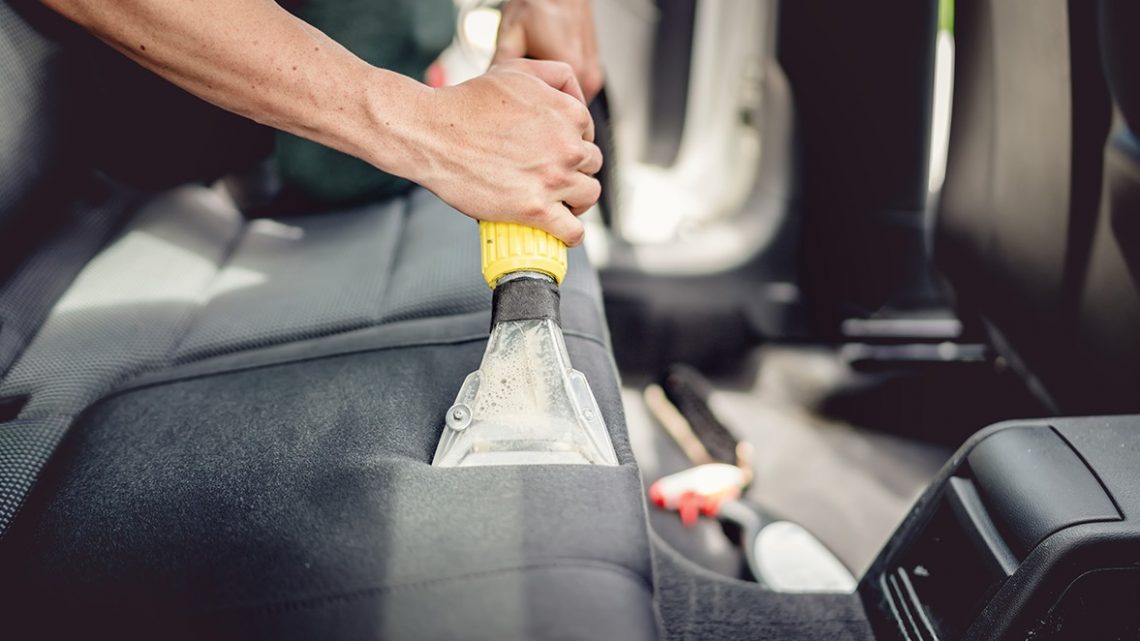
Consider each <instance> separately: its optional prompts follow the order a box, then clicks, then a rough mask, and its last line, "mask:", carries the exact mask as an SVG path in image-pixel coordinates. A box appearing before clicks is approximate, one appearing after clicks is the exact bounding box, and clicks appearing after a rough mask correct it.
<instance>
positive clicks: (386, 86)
mask: <svg viewBox="0 0 1140 641" xmlns="http://www.w3.org/2000/svg"><path fill="white" fill-rule="evenodd" d="M358 86H359V87H361V90H360V92H359V94H358V105H357V111H358V113H359V117H358V119H357V121H356V122H355V123H354V124H353V126H352V131H351V132H350V133H349V136H348V144H349V145H351V146H352V148H351V149H348V150H346V151H348V153H351V154H353V155H355V156H357V157H359V158H361V159H362V160H365V161H366V162H368V163H370V164H372V165H373V166H375V167H377V168H379V169H381V170H383V171H386V172H388V173H390V174H394V175H397V176H401V177H403V178H407V179H408V180H411V181H413V182H421V178H422V177H423V176H424V175H426V173H427V171H428V168H429V167H430V165H431V161H430V159H429V156H428V153H427V152H428V149H429V147H428V143H429V142H430V136H431V132H432V130H433V126H432V124H431V122H430V121H431V114H432V109H431V106H432V103H433V97H434V94H435V90H433V89H432V88H431V87H428V86H427V85H425V84H423V83H420V82H418V81H416V80H413V79H411V78H408V77H407V76H402V75H400V74H398V73H395V72H391V71H388V70H385V69H379V68H375V67H371V68H369V70H368V71H367V72H366V73H365V74H364V78H362V79H361V82H360V83H359V85H358Z"/></svg>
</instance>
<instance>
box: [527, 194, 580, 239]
mask: <svg viewBox="0 0 1140 641" xmlns="http://www.w3.org/2000/svg"><path fill="white" fill-rule="evenodd" d="M535 226H536V227H538V228H539V229H542V230H543V231H545V232H547V233H549V234H550V235H552V236H554V237H555V238H557V239H559V240H561V241H562V242H564V243H566V244H567V245H569V246H571V247H574V246H576V245H578V244H579V243H581V242H582V237H583V236H585V235H586V227H585V226H584V225H582V221H580V220H578V219H577V218H575V216H574V214H572V213H571V210H570V209H569V208H567V207H566V205H562V204H557V205H551V206H550V207H549V208H548V209H547V210H546V212H545V213H544V214H543V217H542V220H538V221H535Z"/></svg>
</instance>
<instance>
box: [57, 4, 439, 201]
mask: <svg viewBox="0 0 1140 641" xmlns="http://www.w3.org/2000/svg"><path fill="white" fill-rule="evenodd" d="M44 2H45V4H47V5H48V6H50V7H52V8H53V9H55V10H56V11H58V12H60V13H62V14H63V15H65V16H66V17H68V18H70V19H71V20H74V21H75V22H77V23H79V24H80V25H82V26H84V27H85V28H87V29H89V30H90V31H92V32H93V33H94V34H95V35H97V36H98V37H100V38H101V39H103V40H104V41H106V42H107V43H108V44H110V45H111V46H113V47H115V48H117V49H119V50H120V51H122V52H123V53H124V54H126V55H127V56H129V57H131V58H133V59H134V60H136V61H137V62H139V63H140V64H142V65H143V66H145V67H147V68H149V69H151V70H152V71H154V72H156V73H158V74H159V75H161V76H163V77H164V78H166V79H167V80H170V81H171V82H173V83H175V84H177V85H179V86H180V87H182V88H184V89H186V90H187V91H189V92H190V93H192V94H194V95H196V96H198V97H200V98H203V99H205V100H207V101H209V102H211V103H214V104H216V105H218V106H219V107H222V108H224V109H227V110H230V111H233V112H235V113H239V114H241V115H244V116H246V117H249V118H251V119H253V120H255V121H257V122H260V123H263V124H266V125H269V126H271V127H275V128H278V129H281V130H284V131H288V132H290V133H293V134H297V135H299V136H302V137H305V138H309V139H311V140H314V141H316V142H319V143H321V144H325V145H328V146H330V147H333V148H336V149H339V150H341V151H344V152H346V153H349V154H352V155H355V156H358V157H360V158H363V159H364V160H366V161H368V162H370V163H372V164H373V165H376V166H377V167H379V168H381V169H383V170H385V171H388V172H390V173H394V174H397V175H401V176H405V177H408V178H412V179H413V180H415V179H416V178H417V174H418V173H419V172H420V171H421V170H422V169H423V168H424V165H425V164H427V160H426V159H425V158H424V157H423V152H422V149H423V144H422V143H423V141H422V140H419V138H421V137H422V135H421V134H418V133H417V132H420V131H423V130H424V126H423V124H424V123H423V122H422V120H423V119H424V118H425V117H426V115H427V110H425V109H424V108H423V107H424V106H425V103H426V101H427V95H429V94H430V93H431V90H430V89H428V88H427V87H425V86H423V85H421V84H420V83H418V82H416V81H414V80H411V79H409V78H406V77H403V76H400V75H398V74H395V73H392V72H388V71H384V70H381V69H377V68H375V67H372V66H371V65H369V64H367V63H366V62H364V61H362V60H360V59H359V58H357V57H356V56H355V55H353V54H352V53H351V52H349V51H348V50H347V49H345V48H344V47H342V46H341V45H339V44H337V43H336V42H334V41H333V40H331V39H330V38H328V37H327V36H325V35H324V34H322V33H321V32H319V31H317V30H316V29H314V28H312V27H311V26H309V25H308V24H306V23H305V22H303V21H301V20H299V19H297V18H295V17H294V16H292V15H291V14H289V13H288V12H286V11H285V10H283V9H281V8H280V7H279V6H278V5H277V4H276V3H275V2H272V0H197V1H195V2H185V1H180V0H114V1H112V2H108V1H107V0H44ZM172 125H176V123H172Z"/></svg>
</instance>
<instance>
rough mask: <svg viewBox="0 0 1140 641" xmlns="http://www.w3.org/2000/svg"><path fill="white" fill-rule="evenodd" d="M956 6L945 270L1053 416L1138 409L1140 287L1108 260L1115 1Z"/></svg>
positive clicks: (1113, 244)
mask: <svg viewBox="0 0 1140 641" xmlns="http://www.w3.org/2000/svg"><path fill="white" fill-rule="evenodd" d="M1113 1H1115V0H1113ZM1129 1H1130V0H1123V1H1122V2H1121V3H1120V4H1124V3H1126V2H1129ZM955 4H956V6H955V50H956V54H955V86H954V104H953V116H952V120H951V137H950V149H949V157H948V159H947V171H946V182H945V185H944V187H943V194H942V202H941V207H940V211H939V213H938V217H937V223H936V227H935V253H936V259H937V262H938V265H939V267H940V269H941V270H942V271H943V273H944V274H945V275H946V276H947V278H948V280H949V281H950V283H951V285H952V286H953V288H954V291H955V293H956V295H957V298H958V302H959V304H960V306H961V307H962V308H963V310H965V311H967V312H969V313H974V314H977V315H978V316H980V317H981V318H983V319H984V320H985V321H986V323H987V325H988V327H989V328H990V329H991V330H992V335H993V336H994V338H995V343H997V344H998V347H999V348H1000V349H1002V350H1003V351H1004V352H1005V353H1006V354H1007V355H1008V356H1009V357H1010V360H1011V361H1012V362H1013V363H1014V365H1015V366H1017V367H1019V368H1020V369H1021V370H1022V371H1023V373H1025V374H1026V375H1027V376H1028V377H1030V379H1031V380H1032V381H1033V382H1034V383H1035V384H1036V387H1037V388H1038V389H1039V390H1040V391H1041V392H1042V394H1043V396H1046V397H1047V398H1048V399H1049V400H1051V402H1052V404H1053V405H1054V406H1055V407H1056V409H1057V410H1058V411H1062V412H1066V413H1084V412H1110V411H1117V410H1120V411H1126V410H1137V409H1140V395H1137V394H1135V393H1133V392H1132V390H1133V389H1134V388H1135V387H1136V384H1135V381H1136V380H1140V379H1137V377H1136V376H1135V374H1136V373H1140V369H1138V368H1140V350H1136V349H1132V348H1129V347H1128V346H1129V345H1132V346H1133V347H1135V345H1136V340H1137V337H1138V336H1140V325H1137V324H1135V322H1133V323H1132V324H1131V325H1130V326H1128V324H1127V323H1125V322H1121V319H1127V318H1129V313H1130V312H1128V311H1127V308H1128V307H1129V305H1135V303H1136V301H1137V298H1138V295H1137V291H1138V290H1137V282H1138V281H1137V280H1136V279H1134V278H1132V277H1130V276H1129V275H1128V270H1127V269H1123V270H1122V269H1120V268H1119V267H1120V266H1121V265H1122V264H1123V263H1121V260H1120V256H1119V255H1117V256H1115V257H1114V256H1113V253H1114V252H1115V253H1116V254H1119V248H1118V246H1117V245H1118V241H1119V238H1117V237H1115V233H1116V232H1115V231H1114V229H1113V228H1112V227H1113V226H1112V224H1111V218H1112V217H1113V214H1112V212H1111V211H1109V209H1110V205H1111V200H1112V199H1111V198H1110V197H1109V191H1110V190H1109V189H1108V187H1107V185H1106V176H1109V175H1111V174H1112V173H1113V171H1114V170H1111V169H1106V166H1111V165H1112V163H1113V162H1114V161H1113V160H1112V159H1111V157H1110V158H1109V161H1108V163H1107V165H1106V161H1105V158H1106V141H1107V140H1108V138H1109V129H1110V125H1111V122H1112V113H1113V101H1112V96H1111V94H1110V92H1109V90H1108V86H1107V84H1106V82H1105V73H1104V70H1105V65H1103V64H1102V56H1101V53H1102V51H1101V49H1102V45H1104V44H1105V42H1106V40H1107V38H1106V37H1104V36H1103V34H1102V32H1101V29H1100V18H1101V14H1102V13H1103V12H1106V11H1108V9H1106V8H1105V7H1103V6H1102V5H1101V4H1100V3H1097V2H1090V1H1088V0H958V1H957V2H956V3H955ZM1103 4H1104V5H1106V6H1107V5H1108V4H1112V3H1111V2H1105V3H1103ZM1135 26H1136V25H1133V27H1132V31H1133V32H1134V31H1135ZM1106 57H1107V55H1106ZM1112 148H1113V146H1112V145H1109V152H1107V153H1109V154H1110V155H1111V154H1112V151H1111V149H1112ZM1106 292H1112V294H1111V296H1106V295H1105V294H1106ZM1113 346H1115V347H1113ZM1129 371H1131V372H1132V373H1133V376H1131V377H1127V376H1125V374H1126V373H1127V372H1129ZM1129 378H1130V379H1131V380H1129Z"/></svg>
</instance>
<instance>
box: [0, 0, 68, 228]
mask: <svg viewBox="0 0 1140 641" xmlns="http://www.w3.org/2000/svg"><path fill="white" fill-rule="evenodd" d="M59 75H60V52H59V50H58V48H57V47H56V46H55V45H53V44H52V43H51V42H50V41H48V40H47V39H45V38H43V37H42V36H41V35H40V34H39V33H37V32H36V31H35V30H33V29H32V27H31V26H30V25H28V23H27V22H26V21H25V20H24V19H23V17H21V16H20V15H19V14H17V13H16V11H14V10H13V8H12V7H11V6H9V5H8V3H7V2H0V114H3V118H0V239H2V238H3V232H4V231H5V229H6V228H8V229H10V225H11V224H12V220H13V219H14V218H15V217H16V214H18V213H22V210H23V208H24V207H25V206H26V204H27V203H28V201H29V200H30V199H32V198H33V197H34V196H35V195H36V192H37V191H39V190H42V189H44V188H45V181H46V180H47V179H48V178H49V177H50V176H51V175H52V173H53V171H54V170H56V169H57V168H58V166H59V165H60V164H61V162H62V159H61V127H62V122H61V120H62V117H63V115H62V112H63V105H64V102H63V100H62V98H63V93H62V90H63V88H62V85H61V83H60V81H59ZM0 249H7V250H8V251H11V250H12V247H11V246H7V247H5V243H3V242H2V241H0Z"/></svg>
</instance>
